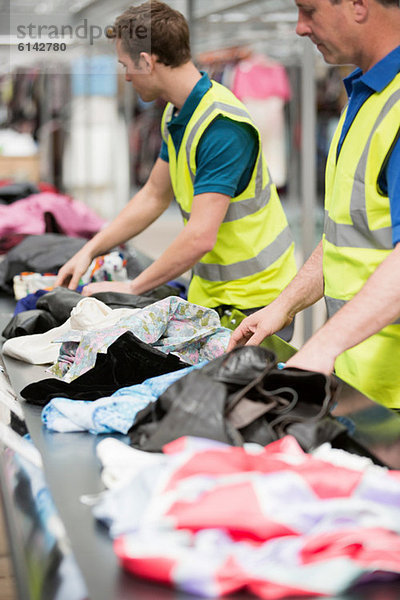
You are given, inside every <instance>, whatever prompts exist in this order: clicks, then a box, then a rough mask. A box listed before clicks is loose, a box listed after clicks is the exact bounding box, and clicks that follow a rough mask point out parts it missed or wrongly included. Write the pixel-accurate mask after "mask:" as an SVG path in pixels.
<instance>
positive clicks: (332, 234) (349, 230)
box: [325, 214, 393, 250]
mask: <svg viewBox="0 0 400 600" xmlns="http://www.w3.org/2000/svg"><path fill="white" fill-rule="evenodd" d="M325 235H326V239H327V240H328V242H330V243H331V244H334V245H335V246H342V247H343V246H344V247H347V248H373V249H376V250H389V249H391V248H393V245H392V228H391V227H382V228H381V229H375V230H374V231H371V230H370V229H365V230H364V231H360V230H359V229H356V228H355V227H354V226H353V225H348V224H344V223H335V221H333V220H332V219H330V218H329V216H328V215H327V214H326V217H325Z"/></svg>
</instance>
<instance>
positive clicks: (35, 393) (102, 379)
mask: <svg viewBox="0 0 400 600" xmlns="http://www.w3.org/2000/svg"><path fill="white" fill-rule="evenodd" d="M188 366H189V365H188V364H187V363H185V362H183V361H182V360H180V358H179V357H178V356H175V355H174V354H164V352H160V350H157V349H156V348H153V347H152V346H150V345H149V344H146V343H145V342H142V341H141V340H139V339H138V338H137V337H136V336H135V335H134V334H133V333H131V332H130V331H127V332H126V333H124V334H123V335H121V336H120V337H119V338H118V339H117V340H115V342H114V343H113V344H111V345H110V346H109V348H108V349H107V353H106V354H98V355H97V359H96V364H95V366H94V367H93V368H92V369H90V370H89V371H87V372H86V373H83V374H82V375H80V376H79V377H77V378H76V379H74V380H73V381H71V382H70V383H67V382H65V381H61V380H59V379H43V380H41V381H37V382H35V383H31V384H29V385H27V386H26V387H25V388H24V389H23V390H22V392H21V396H22V397H23V398H25V399H26V400H27V402H30V403H31V404H37V405H39V406H45V405H46V404H47V403H48V402H49V401H50V400H51V399H52V398H56V397H63V398H72V399H74V400H97V399H98V398H102V397H103V396H110V395H111V394H113V393H114V392H116V391H117V390H118V389H120V388H122V387H125V386H128V385H135V384H137V383H142V382H143V381H144V380H145V379H148V378H149V377H156V376H157V375H165V374H166V373H171V372H172V371H178V370H179V369H184V368H185V367H188Z"/></svg>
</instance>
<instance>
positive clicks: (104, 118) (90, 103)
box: [63, 55, 129, 220]
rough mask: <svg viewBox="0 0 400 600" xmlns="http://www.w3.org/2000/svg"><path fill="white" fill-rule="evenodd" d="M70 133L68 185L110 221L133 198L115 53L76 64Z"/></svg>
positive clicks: (66, 156) (65, 162)
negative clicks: (119, 109) (119, 98)
mask: <svg viewBox="0 0 400 600" xmlns="http://www.w3.org/2000/svg"><path fill="white" fill-rule="evenodd" d="M71 87H72V97H71V105H70V131H69V135H68V139H67V141H66V145H65V152H64V157H63V174H64V182H65V186H66V187H67V189H68V190H69V192H70V193H71V194H72V195H73V196H74V197H75V198H77V199H78V200H81V201H83V202H85V203H86V204H87V205H88V206H89V207H92V208H93V209H95V210H96V211H97V212H98V213H99V214H100V215H101V216H102V217H103V218H105V219H107V220H111V219H113V218H114V216H116V214H118V213H119V211H120V210H121V209H122V208H123V206H124V205H125V203H126V202H127V200H128V198H129V176H128V174H129V166H128V165H129V163H128V134H127V129H126V125H125V120H124V118H123V116H122V115H121V114H119V111H118V102H117V61H116V60H115V57H114V56H111V55H110V56H108V55H98V56H93V57H90V58H88V57H81V58H79V59H76V60H75V61H73V63H72V75H71Z"/></svg>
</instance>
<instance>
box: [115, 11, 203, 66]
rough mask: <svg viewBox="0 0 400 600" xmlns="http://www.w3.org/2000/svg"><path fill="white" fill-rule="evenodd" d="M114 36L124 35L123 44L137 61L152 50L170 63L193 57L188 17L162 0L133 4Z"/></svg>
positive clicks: (178, 62)
mask: <svg viewBox="0 0 400 600" xmlns="http://www.w3.org/2000/svg"><path fill="white" fill-rule="evenodd" d="M145 32H147V36H146V35H145ZM137 34H138V35H137ZM110 37H113V38H117V39H121V40H122V48H123V49H124V51H125V52H126V53H127V54H129V56H130V57H131V58H132V60H134V61H135V62H137V60H138V59H139V56H140V53H141V52H149V51H150V52H151V54H155V55H156V56H157V57H158V62H161V63H163V64H164V65H166V66H169V67H179V66H180V65H183V64H185V63H187V62H188V61H189V60H190V59H191V52H190V34H189V25H188V23H187V21H186V19H185V17H184V16H183V15H182V13H180V12H179V11H177V10H173V9H172V8H171V7H170V6H168V4H165V3H164V2H159V1H158V0H150V1H148V2H145V3H144V4H141V5H140V6H130V7H129V8H128V9H127V10H125V11H124V12H123V13H122V15H120V16H119V17H118V18H117V19H116V21H115V23H114V26H113V28H112V34H111V35H110Z"/></svg>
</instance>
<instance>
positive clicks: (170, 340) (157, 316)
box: [51, 296, 231, 381]
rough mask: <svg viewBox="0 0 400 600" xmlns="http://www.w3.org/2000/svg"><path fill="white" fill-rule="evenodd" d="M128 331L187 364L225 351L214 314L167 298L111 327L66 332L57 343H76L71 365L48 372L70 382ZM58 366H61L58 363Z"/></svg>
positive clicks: (224, 334) (224, 332)
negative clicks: (67, 368)
mask: <svg viewBox="0 0 400 600" xmlns="http://www.w3.org/2000/svg"><path fill="white" fill-rule="evenodd" d="M126 331H131V332H132V333H133V334H134V335H135V336H136V337H137V338H139V339H140V340H141V341H143V342H145V343H147V344H150V345H152V346H153V347H155V348H157V349H158V350H160V351H162V352H165V353H166V354H168V353H170V352H171V353H173V354H176V355H177V356H179V357H180V358H181V359H182V360H184V361H185V362H187V363H188V364H192V365H195V364H197V363H199V362H202V361H204V360H212V359H213V358H216V357H217V356H220V355H221V354H223V353H224V352H225V351H226V348H227V346H228V342H229V339H230V335H231V331H230V330H229V329H227V328H226V327H221V323H220V319H219V316H218V314H217V312H216V311H215V310H213V309H210V308H204V307H203V306H198V305H196V304H192V303H191V302H187V301H186V300H183V299H181V298H178V297H177V296H170V297H169V298H165V299H163V300H160V301H158V302H155V303H154V304H151V305H150V306H147V307H146V308H143V309H141V310H138V311H136V312H135V313H134V314H132V315H128V316H123V317H121V319H119V321H117V323H116V324H115V325H113V326H111V327H108V328H105V329H102V330H99V331H90V332H82V331H70V332H68V333H67V334H65V335H63V336H62V337H61V338H60V339H58V340H57V341H59V342H79V346H78V347H77V350H76V354H75V358H74V361H73V364H72V365H71V367H70V368H69V370H68V371H67V372H65V368H66V363H65V360H64V359H63V358H61V360H60V363H59V362H58V361H57V363H56V364H55V365H54V366H53V367H52V368H51V371H52V372H53V373H54V374H56V375H58V376H62V379H64V381H73V380H74V379H76V378H77V377H79V375H82V374H83V373H85V372H86V371H88V370H89V369H91V368H92V367H93V366H94V364H95V362H96V356H97V353H98V352H103V353H104V352H106V351H107V348H108V347H109V346H110V345H111V344H112V343H113V342H114V341H115V340H116V339H117V338H118V337H119V336H121V335H122V334H123V333H125V332H126ZM61 363H62V364H61Z"/></svg>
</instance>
